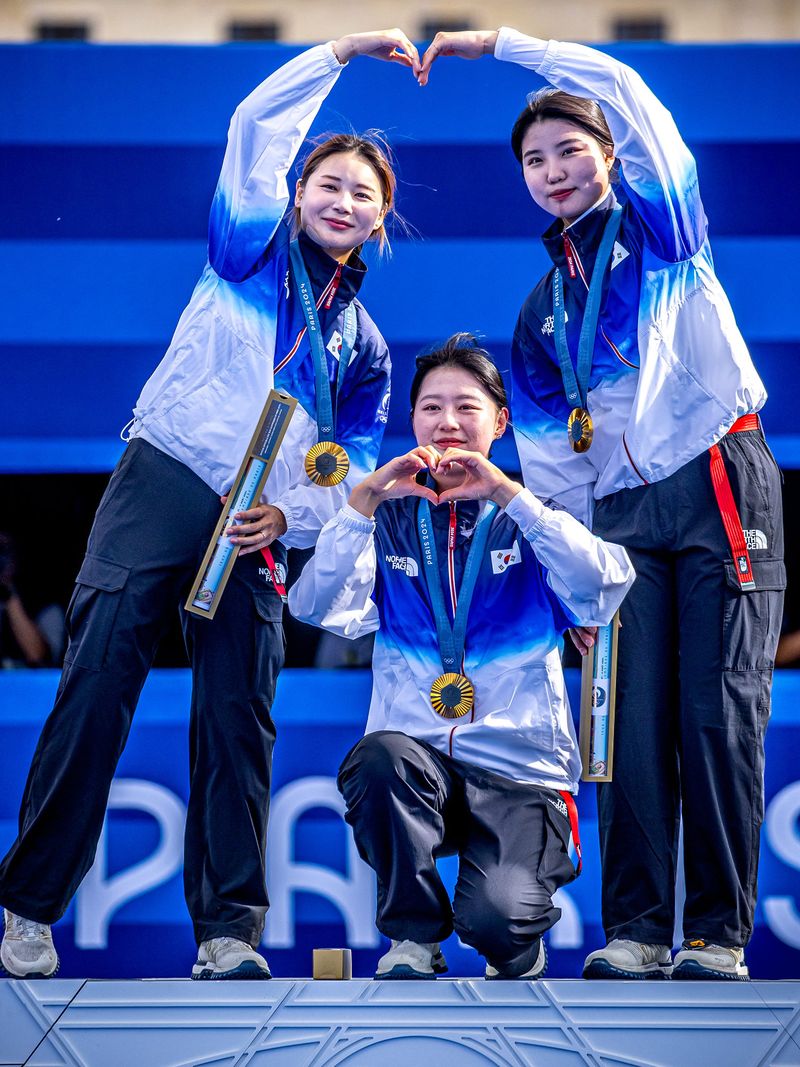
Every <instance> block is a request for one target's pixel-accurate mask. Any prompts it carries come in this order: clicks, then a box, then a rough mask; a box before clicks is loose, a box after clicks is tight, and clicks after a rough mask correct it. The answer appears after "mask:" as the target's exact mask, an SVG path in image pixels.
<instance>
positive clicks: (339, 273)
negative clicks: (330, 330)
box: [325, 263, 342, 311]
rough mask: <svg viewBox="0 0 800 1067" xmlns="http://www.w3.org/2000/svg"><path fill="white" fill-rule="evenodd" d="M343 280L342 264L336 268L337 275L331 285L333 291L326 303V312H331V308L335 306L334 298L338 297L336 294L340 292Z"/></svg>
mask: <svg viewBox="0 0 800 1067" xmlns="http://www.w3.org/2000/svg"><path fill="white" fill-rule="evenodd" d="M341 280H342V265H341V263H340V264H339V266H338V267H337V268H336V273H335V274H334V276H333V279H332V281H331V283H330V286H331V291H330V293H329V294H328V299H327V300H326V301H325V310H326V311H329V310H330V308H331V305H332V304H333V298H334V297H335V296H336V293H337V292H338V290H339V282H340V281H341Z"/></svg>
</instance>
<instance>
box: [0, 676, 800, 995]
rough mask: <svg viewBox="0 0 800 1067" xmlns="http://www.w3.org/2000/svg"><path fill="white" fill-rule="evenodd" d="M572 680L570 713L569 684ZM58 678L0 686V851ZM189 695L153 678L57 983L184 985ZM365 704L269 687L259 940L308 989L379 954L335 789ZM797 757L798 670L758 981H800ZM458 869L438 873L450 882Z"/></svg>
mask: <svg viewBox="0 0 800 1067" xmlns="http://www.w3.org/2000/svg"><path fill="white" fill-rule="evenodd" d="M568 680H569V685H570V690H571V695H572V704H573V707H577V704H578V700H577V688H578V682H579V678H578V676H577V672H569V679H568ZM57 681H58V678H57V674H56V673H55V672H50V671H41V672H35V673H33V672H10V673H8V672H7V673H5V674H2V675H0V709H2V710H0V782H2V783H3V789H2V791H0V854H2V853H4V852H5V850H6V848H7V847H8V846H9V845H10V843H11V841H12V840H13V837H14V831H15V825H16V817H17V809H18V804H19V798H20V795H21V793H22V789H23V786H24V781H25V775H26V773H27V768H28V765H29V763H30V758H31V755H32V754H33V749H34V746H35V743H36V739H37V737H38V733H39V729H40V726H41V723H42V722H43V720H44V717H45V715H46V714H47V713H48V711H49V709H50V706H51V701H52V698H53V694H54V692H55V688H56V685H57ZM189 686H190V682H189V676H188V673H187V672H185V671H155V672H153V673H152V674H151V677H150V679H149V680H148V682H147V685H146V686H145V689H144V693H143V696H142V701H141V704H140V706H139V710H138V712H137V717H136V721H135V723H134V727H133V731H132V733H131V737H130V741H129V743H128V746H127V748H126V750H125V753H124V755H123V757H122V762H121V763H120V766H119V770H118V774H117V777H116V779H115V782H114V786H113V790H112V796H111V810H110V812H109V815H108V817H107V820H106V830H105V832H104V834H103V837H102V839H101V842H100V845H99V848H98V854H97V860H96V862H95V865H94V867H93V868H92V870H91V872H90V873H89V875H88V876H87V878H86V880H85V881H84V883H83V885H82V886H81V888H80V890H79V891H78V895H77V897H76V899H75V901H74V903H73V905H72V906H71V907H70V909H69V911H68V912H67V915H66V917H65V919H64V921H63V922H62V923H59V924H58V925H57V926H56V928H55V936H56V940H57V943H58V947H59V950H60V952H61V955H62V960H63V964H62V971H61V973H62V975H63V976H65V977H77V976H90V977H94V976H106V977H117V978H122V977H143V976H152V977H158V976H176V975H178V976H184V975H186V974H188V971H189V967H190V965H191V963H192V962H193V961H194V955H193V954H194V942H193V939H192V931H191V926H190V923H189V919H188V916H187V914H186V908H185V905H184V902H183V895H182V882H181V847H182V842H181V835H182V830H183V820H184V815H185V806H186V800H187V777H188V776H187V765H188V747H187V729H188V726H187V720H188V706H189ZM368 702H369V676H368V674H367V673H366V672H361V671H334V672H325V671H297V670H295V671H292V670H287V671H284V672H283V674H282V675H281V678H280V682H279V685H278V697H277V701H276V705H275V709H274V716H275V721H276V723H277V724H278V744H277V748H276V756H275V779H274V791H273V802H272V813H271V816H270V845H269V872H268V884H269V890H270V896H271V898H272V909H271V911H270V917H269V921H268V925H267V930H266V934H265V938H264V942H265V951H266V955H267V958H268V960H269V962H270V966H271V967H272V970H273V973H274V974H276V975H277V976H279V977H307V976H309V975H310V974H311V950H312V949H313V948H315V947H317V948H324V947H343V946H345V945H349V946H350V947H351V948H352V949H353V957H354V969H355V973H356V975H361V976H368V975H370V974H372V972H373V969H374V965H375V961H376V959H377V957H378V955H379V954H380V953H381V952H382V951H383V949H382V947H381V946H382V942H381V940H380V938H379V936H378V934H377V932H376V930H375V927H374V925H373V923H374V914H375V905H374V884H373V879H372V875H371V872H370V871H369V870H368V868H367V867H366V866H365V865H364V864H363V863H362V862H361V860H359V859H358V858H357V856H356V855H355V852H354V846H353V844H352V837H351V835H350V831H349V829H348V828H347V827H346V826H345V824H344V822H343V820H342V817H341V806H340V800H339V796H338V794H337V792H336V784H335V777H336V771H337V769H338V766H339V763H340V761H341V759H342V757H343V756H344V754H345V753H346V752H347V750H348V749H349V748H350V746H351V745H353V744H354V743H355V742H356V741H357V740H358V738H359V737H360V736H361V733H362V731H363V724H364V721H365V719H366V711H367V705H368ZM799 751H800V672H797V673H794V672H784V673H782V674H779V675H778V676H777V677H776V681H775V699H774V712H773V720H772V722H771V724H770V727H769V730H768V731H767V817H766V821H765V824H764V832H763V834H762V860H761V872H760V890H759V904H758V910H757V915H756V919H757V928H756V933H755V936H754V938H753V941H752V944H751V947H750V949H749V950H748V962H749V964H750V968H751V971H752V973H753V974H754V975H755V976H757V977H759V978H796V977H798V975H800V877H798V872H800V770H798V766H797V753H798V752H799ZM642 770H643V773H646V771H647V769H646V768H643V769H642ZM578 806H579V810H580V816H581V836H582V838H583V843H584V850H583V851H584V870H583V873H582V874H581V876H580V878H579V879H578V880H577V881H576V882H575V883H574V884H573V885H571V886H569V887H568V889H567V890H566V891H563V890H562V891H560V892H559V897H558V903H559V904H560V905H561V908H562V911H563V916H562V919H561V920H560V922H559V924H558V925H557V926H556V927H555V929H554V930H553V932H552V933H551V934H550V935H549V941H550V969H549V972H548V973H549V975H550V976H551V977H576V976H577V975H578V974H579V973H580V968H581V965H582V963H583V959H584V956H585V954H586V953H587V952H588V951H589V950H590V949H592V948H596V947H598V946H599V945H600V944H602V943H603V938H602V933H601V928H600V915H599V906H600V905H599V897H600V892H599V864H598V850H597V824H596V809H595V787H594V786H591V785H584V786H583V787H582V788H581V792H580V795H579V797H578ZM454 864H455V860H454V859H453V860H451V859H448V860H446V861H444V863H443V865H442V866H443V871H444V874H445V878H446V880H447V881H448V882H450V883H452V880H453V877H454V870H455V868H454ZM679 936H680V935H679ZM445 954H446V956H447V959H448V962H449V963H450V967H451V974H453V975H455V976H467V975H478V974H482V973H483V961H482V960H481V959H480V958H479V957H478V956H477V955H476V953H475V952H473V951H472V950H471V949H466V948H464V947H463V946H461V945H460V943H459V942H458V939H457V938H456V937H455V936H453V937H451V938H450V940H449V941H448V942H447V943H446V945H445Z"/></svg>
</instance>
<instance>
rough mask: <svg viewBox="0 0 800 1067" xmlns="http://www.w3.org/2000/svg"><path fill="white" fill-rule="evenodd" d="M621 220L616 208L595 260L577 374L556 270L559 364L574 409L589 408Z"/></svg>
mask: <svg viewBox="0 0 800 1067" xmlns="http://www.w3.org/2000/svg"><path fill="white" fill-rule="evenodd" d="M621 221H622V208H621V207H614V208H612V209H611V214H610V215H609V217H608V221H607V222H606V225H605V229H604V230H603V237H602V239H601V241H600V247H599V248H598V250H597V257H596V258H595V261H594V270H593V271H592V280H591V282H590V283H589V295H588V296H587V298H586V308H585V310H584V313H583V322H582V323H581V332H580V338H579V341H578V366H577V374H576V370H575V367H574V366H573V363H572V356H571V355H570V351H569V345H568V344H567V320H566V314H565V310H564V288H563V283H562V281H561V271H560V270H559V269H558V267H556V269H555V272H554V274H553V330H554V333H555V342H556V353H557V354H558V365H559V367H560V368H561V379H562V381H563V382H564V391H565V393H566V394H567V400H568V401H569V403H570V404H572V406H573V407H581V408H584V409H585V408H586V398H587V394H588V391H589V375H590V373H591V370H592V356H593V355H594V342H595V337H596V336H597V320H598V319H599V317H600V301H601V298H602V295H603V279H604V277H605V273H606V267H607V266H608V261H609V260H610V259H611V253H612V252H613V250H614V242H615V240H616V239H617V234H618V233H619V226H620V222H621Z"/></svg>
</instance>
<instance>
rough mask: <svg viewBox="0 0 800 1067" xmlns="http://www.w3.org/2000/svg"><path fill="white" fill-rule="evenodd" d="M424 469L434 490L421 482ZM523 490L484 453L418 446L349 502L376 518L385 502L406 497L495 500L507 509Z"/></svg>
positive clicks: (378, 472) (362, 484)
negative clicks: (418, 478)
mask: <svg viewBox="0 0 800 1067" xmlns="http://www.w3.org/2000/svg"><path fill="white" fill-rule="evenodd" d="M424 470H427V471H429V472H430V474H431V477H432V479H433V481H434V483H435V488H434V489H432V488H431V487H430V485H426V484H424V483H422V482H419V481H417V475H418V474H419V473H420V472H421V471H424ZM521 489H522V486H521V485H520V484H519V483H517V482H514V481H512V480H511V479H510V478H509V477H507V475H505V474H504V473H503V472H502V471H501V470H500V468H499V467H496V466H495V465H494V463H492V462H491V460H489V459H487V458H486V456H484V455H482V454H481V453H480V452H468V451H467V450H466V449H463V448H448V449H446V450H445V451H444V452H439V451H438V449H436V448H434V447H433V445H417V447H416V448H412V449H411V451H410V452H406V453H405V455H402V456H397V457H396V458H395V459H390V460H389V462H388V463H385V464H384V465H383V466H382V467H379V468H378V470H376V471H375V472H374V473H373V474H370V475H368V477H366V478H365V479H364V480H363V481H362V482H360V483H359V484H358V485H357V486H356V487H355V488H354V489H353V491H352V493H351V494H350V501H349V502H350V505H351V507H354V508H355V509H356V511H359V512H361V514H362V515H365V516H367V517H368V518H372V516H373V515H374V514H375V510H376V508H377V507H378V505H379V504H381V503H382V502H383V501H384V500H396V499H398V498H400V497H406V496H420V497H422V498H423V499H425V500H428V501H430V503H431V504H444V503H447V502H449V501H451V500H494V501H495V502H496V503H497V504H499V505H500V506H501V507H505V506H506V504H508V503H510V502H511V500H512V499H513V498H514V497H515V496H516V495H517V493H519V492H520V491H521Z"/></svg>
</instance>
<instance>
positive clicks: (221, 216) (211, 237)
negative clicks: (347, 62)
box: [208, 44, 343, 281]
mask: <svg viewBox="0 0 800 1067" xmlns="http://www.w3.org/2000/svg"><path fill="white" fill-rule="evenodd" d="M342 69H343V68H342V66H341V65H340V63H339V61H338V60H337V59H336V56H335V55H334V54H333V49H332V48H331V45H330V44H320V45H316V46H315V47H314V48H310V49H308V51H306V52H303V53H302V54H301V55H299V56H296V57H295V58H294V59H291V60H290V61H289V62H288V63H285V64H284V65H283V66H282V67H280V68H279V69H278V70H276V71H275V73H274V74H271V75H270V76H269V77H268V78H267V79H266V81H263V82H262V83H261V84H260V85H259V86H258V88H256V89H254V90H253V92H252V93H251V94H250V95H249V96H248V97H247V98H246V99H245V100H243V101H242V102H241V104H239V106H238V107H237V108H236V111H235V112H234V113H233V117H232V118H231V123H230V128H229V130H228V144H227V148H226V150H225V158H224V160H223V162H222V171H221V173H220V176H219V182H218V184H217V189H216V192H215V194H214V200H213V202H212V205H211V216H210V219H209V227H208V249H209V251H208V257H209V262H210V263H211V266H212V267H213V268H214V270H215V271H216V272H217V274H219V275H220V276H221V277H223V278H226V279H227V280H228V281H241V280H242V279H243V278H246V277H247V276H248V274H249V273H250V271H251V270H252V269H253V266H254V265H255V264H256V263H257V262H258V260H259V258H260V257H261V256H262V255H263V253H264V250H265V249H266V247H267V245H268V244H269V242H270V240H271V239H272V236H273V234H274V233H275V230H276V229H277V227H278V224H279V223H280V221H281V219H282V218H283V214H284V212H285V210H286V208H287V206H288V204H289V196H290V194H289V187H288V184H287V180H286V179H287V175H288V172H289V169H290V168H291V166H292V163H293V162H294V159H295V156H296V155H297V153H298V151H299V150H300V146H301V144H302V143H303V141H304V140H305V137H306V135H307V134H308V130H309V127H310V126H311V123H312V122H313V121H314V119H315V117H316V115H317V112H318V111H319V109H320V107H321V105H322V102H323V101H324V99H325V97H326V96H327V95H328V93H329V92H330V90H331V89H332V87H333V85H334V84H335V82H336V80H337V78H338V77H339V74H340V73H341V71H342Z"/></svg>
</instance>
